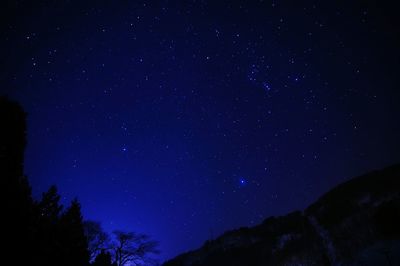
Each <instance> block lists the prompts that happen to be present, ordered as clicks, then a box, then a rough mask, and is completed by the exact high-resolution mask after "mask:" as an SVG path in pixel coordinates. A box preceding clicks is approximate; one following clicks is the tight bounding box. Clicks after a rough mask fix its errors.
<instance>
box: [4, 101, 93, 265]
mask: <svg viewBox="0 0 400 266" xmlns="http://www.w3.org/2000/svg"><path fill="white" fill-rule="evenodd" d="M25 118H26V115H25V113H24V112H23V110H22V108H21V107H20V106H19V105H18V104H16V103H14V102H12V101H9V100H8V99H7V98H5V97H0V125H1V130H0V180H1V188H2V193H0V194H1V195H2V197H3V198H2V199H1V200H2V202H4V204H3V205H2V206H3V209H2V211H3V219H2V220H3V221H4V225H3V226H4V228H5V230H4V234H3V241H4V243H6V245H4V248H3V252H4V253H5V254H7V257H8V258H12V261H10V265H40V266H57V265H60V266H85V265H88V264H89V255H88V250H87V241H86V237H85V235H84V231H83V221H82V215H81V211H80V205H79V203H78V201H76V200H75V201H73V202H72V203H71V206H70V207H68V208H67V209H66V211H64V212H63V206H62V205H60V202H59V201H60V196H59V195H58V193H57V188H56V187H55V186H53V187H50V189H49V190H48V191H47V192H46V193H43V196H42V199H41V200H40V201H39V202H34V201H33V200H32V197H31V190H30V186H29V183H28V181H27V178H26V177H25V176H24V174H23V158H24V149H25V145H26V137H25V135H26V133H25V131H26V124H25Z"/></svg>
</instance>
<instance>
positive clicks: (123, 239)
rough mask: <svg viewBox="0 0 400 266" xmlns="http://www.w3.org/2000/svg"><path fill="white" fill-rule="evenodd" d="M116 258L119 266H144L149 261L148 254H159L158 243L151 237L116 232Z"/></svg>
mask: <svg viewBox="0 0 400 266" xmlns="http://www.w3.org/2000/svg"><path fill="white" fill-rule="evenodd" d="M113 233H114V237H115V242H114V245H113V249H114V257H115V262H116V264H117V266H124V265H128V263H131V264H133V265H143V264H146V263H147V261H148V260H149V258H148V256H147V255H148V254H151V253H153V254H158V253H159V251H158V249H157V246H158V242H157V241H154V240H151V239H150V237H149V236H147V235H144V234H138V233H133V232H123V231H114V232H113Z"/></svg>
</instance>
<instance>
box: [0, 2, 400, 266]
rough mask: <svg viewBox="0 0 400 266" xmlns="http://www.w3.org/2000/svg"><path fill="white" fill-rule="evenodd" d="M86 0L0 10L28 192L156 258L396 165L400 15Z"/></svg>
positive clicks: (344, 7)
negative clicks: (20, 113) (136, 241)
mask: <svg viewBox="0 0 400 266" xmlns="http://www.w3.org/2000/svg"><path fill="white" fill-rule="evenodd" d="M83 2H84V3H82V1H8V2H7V5H6V6H7V7H6V8H5V9H4V11H0V12H1V13H4V14H1V15H2V16H1V17H2V22H1V34H0V38H1V44H0V46H1V49H0V51H1V69H2V70H1V72H0V84H1V87H0V90H1V93H2V94H7V95H9V96H10V97H11V98H12V99H15V100H17V101H19V102H20V103H21V104H22V106H23V107H24V108H25V110H26V112H27V113H28V147H27V150H26V163H25V169H26V173H27V174H28V177H29V179H30V182H31V184H32V189H33V193H34V195H36V196H38V195H40V193H41V192H42V191H44V190H46V189H47V188H48V187H49V186H50V185H51V184H56V185H57V186H58V188H59V190H60V194H61V195H62V196H63V197H64V198H63V199H64V201H65V202H67V201H68V200H70V199H72V198H73V197H75V196H77V197H78V199H79V200H80V202H81V203H82V208H83V213H84V216H85V218H86V219H91V220H98V221H100V222H101V223H102V224H103V226H104V228H105V229H106V230H109V231H111V230H114V229H126V230H133V231H139V232H145V233H148V234H150V235H152V236H153V237H154V238H155V239H158V240H159V241H160V242H161V246H160V248H161V250H162V254H161V257H160V258H161V259H166V258H170V257H173V256H175V255H177V254H178V253H180V252H183V251H187V250H189V249H193V248H196V247H199V246H200V245H201V244H202V243H203V242H204V241H205V240H207V239H209V238H211V237H215V236H216V235H219V234H221V233H223V232H224V231H226V230H228V229H233V228H237V227H241V226H252V225H256V224H257V223H260V222H262V221H263V220H264V219H265V218H267V217H268V216H271V215H281V214H285V213H287V212H289V211H293V210H295V209H302V208H304V207H306V206H307V205H308V204H309V203H311V202H312V201H314V200H315V199H316V198H317V197H318V196H319V195H321V194H322V193H323V192H325V191H327V190H328V189H329V188H331V187H332V186H334V185H336V184H338V183H339V182H342V181H344V180H345V179H346V178H349V177H352V176H355V175H358V174H362V173H364V172H366V171H370V170H372V169H376V168H380V167H384V166H387V165H389V164H392V163H395V162H399V161H400V152H399V149H398V148H399V147H400V145H399V144H400V140H399V137H398V136H399V135H400V123H399V114H400V105H399V104H398V102H399V99H400V97H399V96H400V94H399V91H398V85H399V80H398V72H399V62H400V61H399V58H400V57H399V50H398V47H399V30H398V27H397V26H396V25H397V22H398V21H397V20H398V19H397V18H396V15H397V14H395V12H394V11H393V10H395V8H394V6H392V5H394V4H383V3H378V2H376V1H354V3H343V4H339V3H326V2H325V1H295V2H296V3H293V1H290V2H289V1H250V2H249V1H228V2H223V1H185V2H175V1H157V2H153V1H139V2H138V1H122V2H119V3H116V2H114V1H83ZM215 2H217V3H215ZM333 2H334V1H333Z"/></svg>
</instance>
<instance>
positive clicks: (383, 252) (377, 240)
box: [164, 164, 400, 266]
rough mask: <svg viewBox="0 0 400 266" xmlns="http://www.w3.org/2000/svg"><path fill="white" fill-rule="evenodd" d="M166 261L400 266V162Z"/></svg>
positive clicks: (176, 264)
mask: <svg viewBox="0 0 400 266" xmlns="http://www.w3.org/2000/svg"><path fill="white" fill-rule="evenodd" d="M164 265H165V266H189V265H190V266H200V265H208V266H213V265H231V266H235V265H238V266H239V265H248V266H251V265H254V266H258V265H259V266H261V265H400V164H397V165H393V166H391V167H388V168H385V169H383V170H379V171H374V172H371V173H368V174H366V175H363V176H359V177H356V178H353V179H351V180H349V181H347V182H345V183H343V184H340V185H339V186H337V187H335V188H334V189H332V190H331V191H329V192H328V193H326V194H324V195H323V196H322V197H320V198H319V199H318V200H317V201H316V202H315V203H313V204H312V205H310V206H309V207H308V208H306V209H305V210H304V211H303V212H300V211H296V212H292V213H289V214H288V215H286V216H282V217H270V218H268V219H266V220H265V221H264V222H263V223H262V224H260V225H257V226H255V227H251V228H247V227H244V228H240V229H238V230H233V231H229V232H226V233H224V234H223V235H222V236H220V237H218V238H216V239H215V240H211V241H207V242H206V243H205V244H204V245H203V246H202V247H201V248H200V249H198V250H194V251H190V252H187V253H185V254H182V255H179V256H177V257H176V258H174V259H172V260H170V261H168V262H166V263H165V264H164Z"/></svg>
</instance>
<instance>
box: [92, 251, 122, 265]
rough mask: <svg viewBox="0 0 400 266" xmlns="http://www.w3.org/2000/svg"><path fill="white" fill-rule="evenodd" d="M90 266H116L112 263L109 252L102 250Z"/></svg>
mask: <svg viewBox="0 0 400 266" xmlns="http://www.w3.org/2000/svg"><path fill="white" fill-rule="evenodd" d="M92 266H116V264H115V263H112V257H111V254H110V253H109V252H106V251H104V250H102V251H101V252H100V253H99V254H98V255H97V256H96V258H95V260H94V262H93V263H92Z"/></svg>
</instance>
